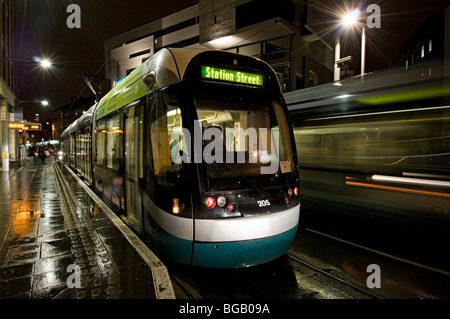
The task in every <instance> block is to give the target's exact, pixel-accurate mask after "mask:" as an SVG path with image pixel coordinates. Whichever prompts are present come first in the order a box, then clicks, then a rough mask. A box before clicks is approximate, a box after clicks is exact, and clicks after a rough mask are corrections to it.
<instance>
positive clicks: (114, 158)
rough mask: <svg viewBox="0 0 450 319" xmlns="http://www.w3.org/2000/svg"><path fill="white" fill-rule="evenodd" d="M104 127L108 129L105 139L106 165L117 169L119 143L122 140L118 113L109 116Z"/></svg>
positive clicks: (118, 165)
mask: <svg viewBox="0 0 450 319" xmlns="http://www.w3.org/2000/svg"><path fill="white" fill-rule="evenodd" d="M106 127H107V130H108V132H107V140H106V166H107V167H109V168H112V169H114V170H118V169H119V167H120V158H121V156H120V150H121V148H120V145H121V140H122V131H121V129H120V118H119V115H117V116H114V117H112V118H110V119H109V120H108V122H107V123H106Z"/></svg>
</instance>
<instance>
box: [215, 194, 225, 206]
mask: <svg viewBox="0 0 450 319" xmlns="http://www.w3.org/2000/svg"><path fill="white" fill-rule="evenodd" d="M226 203H227V199H226V197H225V196H222V195H220V196H219V197H217V205H219V207H224V206H225V204H226Z"/></svg>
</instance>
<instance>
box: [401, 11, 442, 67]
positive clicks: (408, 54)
mask: <svg viewBox="0 0 450 319" xmlns="http://www.w3.org/2000/svg"><path fill="white" fill-rule="evenodd" d="M444 56H447V57H448V56H450V6H449V7H447V9H446V10H445V11H443V12H438V13H434V14H432V15H430V16H429V17H428V18H427V19H426V20H425V21H424V23H423V24H422V25H421V26H420V27H419V28H418V29H417V30H416V31H415V32H414V33H413V34H412V35H411V36H410V37H409V38H408V39H407V40H406V41H405V43H404V44H403V45H402V46H401V47H400V58H399V60H398V63H397V64H398V65H403V66H405V67H409V66H411V65H413V64H415V63H419V62H421V61H425V60H431V59H437V58H443V57H444Z"/></svg>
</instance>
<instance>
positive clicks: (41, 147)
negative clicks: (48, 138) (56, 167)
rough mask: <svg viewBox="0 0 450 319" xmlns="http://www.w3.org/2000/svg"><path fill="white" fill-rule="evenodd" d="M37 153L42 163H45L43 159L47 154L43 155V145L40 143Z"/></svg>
mask: <svg viewBox="0 0 450 319" xmlns="http://www.w3.org/2000/svg"><path fill="white" fill-rule="evenodd" d="M38 155H39V157H40V158H41V161H42V164H44V163H45V159H46V157H47V155H45V150H44V146H42V145H41V146H40V147H39V151H38Z"/></svg>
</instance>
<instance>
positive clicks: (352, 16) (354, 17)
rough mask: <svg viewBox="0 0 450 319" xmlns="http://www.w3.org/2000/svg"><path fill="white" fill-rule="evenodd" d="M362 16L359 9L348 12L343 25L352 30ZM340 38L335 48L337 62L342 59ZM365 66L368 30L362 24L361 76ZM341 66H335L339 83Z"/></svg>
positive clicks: (344, 16) (343, 19) (343, 17)
mask: <svg viewBox="0 0 450 319" xmlns="http://www.w3.org/2000/svg"><path fill="white" fill-rule="evenodd" d="M360 15H361V11H360V10H359V9H355V10H353V11H348V12H347V13H346V14H344V15H343V16H342V18H341V25H343V26H344V27H346V28H351V27H354V26H355V25H357V22H358V19H359V16H360ZM340 49H341V45H340V38H339V36H338V38H337V39H336V47H335V62H336V61H338V60H339V58H340ZM365 65H366V30H365V28H364V24H361V75H364V74H365ZM339 70H340V68H339V66H337V65H336V64H335V69H334V80H335V81H339V79H340V75H339Z"/></svg>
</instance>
